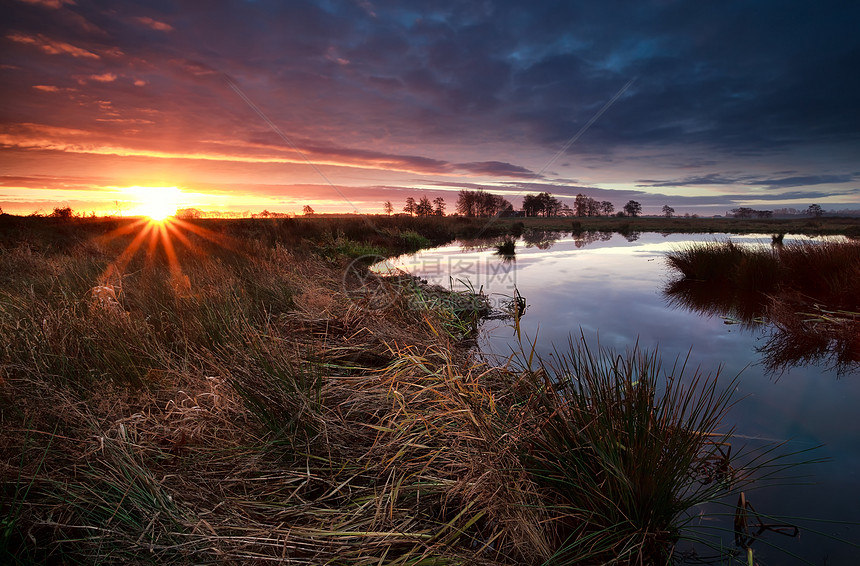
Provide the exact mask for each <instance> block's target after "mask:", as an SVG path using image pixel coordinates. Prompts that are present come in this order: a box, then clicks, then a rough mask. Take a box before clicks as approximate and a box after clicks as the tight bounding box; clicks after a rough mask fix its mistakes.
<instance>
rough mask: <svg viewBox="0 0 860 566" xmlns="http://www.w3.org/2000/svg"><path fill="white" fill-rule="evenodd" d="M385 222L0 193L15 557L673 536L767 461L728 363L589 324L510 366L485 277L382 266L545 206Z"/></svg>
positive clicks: (443, 558) (483, 547) (267, 553)
mask: <svg viewBox="0 0 860 566" xmlns="http://www.w3.org/2000/svg"><path fill="white" fill-rule="evenodd" d="M650 220H651V219H628V220H627V221H628V222H630V226H634V227H635V228H636V229H637V230H638V229H640V228H641V229H642V230H647V229H649V228H646V227H645V226H646V225H650V224H648V222H650ZM640 221H641V222H643V224H639V222H640ZM370 222H371V224H368V223H367V221H366V219H363V218H338V219H326V218H313V219H312V218H309V219H278V220H236V221H226V220H225V221H214V220H212V221H205V220H200V221H173V222H172V223H170V224H167V225H150V224H147V223H146V222H144V221H138V220H132V219H119V220H117V219H114V220H100V219H93V220H83V219H54V218H18V217H10V216H8V215H4V216H3V217H0V426H2V432H3V434H2V435H0V454H2V455H3V457H2V461H0V465H2V468H0V481H2V500H0V505H2V509H0V517H2V519H0V559H2V560H3V561H4V562H8V563H33V562H48V563H78V562H83V563H94V562H97V563H123V564H126V563H142V562H146V563H152V562H155V563H189V564H200V563H206V562H219V563H223V562H227V563H237V564H239V563H241V564H245V563H254V562H260V563H263V562H270V561H282V562H285V563H294V564H320V563H331V564H412V565H417V564H545V563H546V564H550V563H551V564H565V563H570V564H573V563H576V564H589V563H593V564H601V563H605V562H606V561H608V560H610V559H612V560H617V561H618V563H631V564H634V563H637V564H638V563H652V562H655V561H660V562H665V561H667V560H669V559H670V557H671V555H672V552H673V549H674V544H675V543H676V542H677V540H678V539H679V538H680V537H683V536H690V534H689V533H688V532H687V531H685V530H684V527H685V525H686V524H687V523H688V521H690V520H691V518H692V516H693V513H692V511H691V510H693V508H694V507H695V506H696V505H698V504H699V503H701V502H703V501H709V500H713V499H716V498H718V497H721V496H724V495H725V494H727V493H736V492H739V491H741V490H743V489H744V487H745V486H747V485H748V483H749V482H750V481H752V479H753V478H754V476H755V472H756V469H755V466H754V467H752V468H743V467H741V465H740V463H738V462H740V461H742V460H743V458H741V460H738V461H736V460H734V459H729V457H728V454H727V451H726V450H725V448H726V446H727V443H728V442H729V441H730V426H729V425H730V423H722V422H721V418H722V416H723V414H724V412H725V411H726V409H727V408H728V406H729V405H730V404H731V402H732V400H731V399H730V397H729V393H728V392H730V391H731V390H732V383H731V380H727V381H726V382H725V383H723V382H722V380H720V381H718V380H717V376H716V375H714V376H709V375H706V374H702V375H699V374H694V372H690V371H688V372H687V376H686V377H685V378H684V379H683V380H682V379H681V375H680V374H681V373H682V372H681V368H665V369H664V368H662V367H661V364H660V360H659V359H658V358H657V357H656V356H654V355H652V354H649V353H648V352H642V351H638V350H636V349H632V350H631V351H628V352H626V353H620V354H621V355H619V353H617V352H611V351H604V350H591V349H589V347H588V345H586V344H583V343H581V342H574V343H571V344H570V347H569V349H568V351H566V352H565V353H564V354H563V355H560V356H559V361H556V362H554V363H549V362H544V361H543V360H540V359H535V358H533V357H532V356H530V351H529V348H528V345H527V344H526V345H525V346H524V349H523V355H522V356H521V357H519V358H515V359H511V360H510V361H509V363H508V364H507V365H505V366H503V367H487V366H486V365H482V364H481V363H479V362H478V361H476V360H475V359H474V358H473V357H472V356H471V355H470V351H469V350H468V347H467V345H468V341H467V340H466V339H468V338H469V336H470V334H471V333H472V332H474V330H475V328H476V327H477V325H478V324H479V321H478V317H479V315H480V311H481V309H482V305H481V300H480V297H474V296H468V294H462V293H461V294H454V293H450V292H448V293H446V292H445V291H444V290H439V289H429V288H427V287H425V286H422V285H421V284H420V283H418V282H415V281H413V280H411V279H410V278H408V277H403V278H394V279H381V278H378V277H375V276H373V275H372V274H370V273H369V272H368V271H367V270H366V267H367V261H368V258H369V257H372V256H380V255H382V256H385V255H390V254H394V253H400V252H403V251H408V250H414V249H418V248H420V247H424V246H429V245H434V244H440V243H443V242H446V241H450V240H451V239H453V238H455V237H464V236H469V235H482V234H483V235H493V236H499V237H501V236H502V235H503V234H505V233H506V232H509V231H511V232H516V231H519V230H522V229H524V228H525V229H530V228H538V227H540V228H546V227H547V226H546V225H545V224H543V223H541V222H546V221H541V220H534V221H533V220H532V219H525V222H524V224H523V225H519V226H517V224H516V222H518V221H517V220H515V219H512V220H500V221H498V222H497V223H491V224H490V225H489V229H488V228H487V224H486V222H485V221H481V220H469V219H457V218H453V219H450V218H444V219H410V218H398V217H395V218H387V217H373V218H371V219H370ZM664 222H666V221H665V220H664ZM570 223H571V221H567V224H568V225H570ZM582 224H583V226H585V225H588V226H590V224H588V220H587V219H583V220H582ZM607 226H609V225H608V224H607V225H606V226H604V228H606V229H608V228H607ZM768 226H770V227H769V228H767V229H765V230H763V231H765V232H771V231H776V230H775V229H774V228H773V227H772V225H770V224H769V225H768ZM569 229H570V228H568V230H569ZM586 229H592V228H590V227H589V228H586ZM817 229H819V230H821V229H824V228H821V227H819V228H817ZM846 229H850V226H849V227H848V228H845V227H843V226H842V225H840V227H839V228H838V230H842V231H844V230H846ZM696 231H707V230H696ZM756 231H759V229H758V228H757V229H756ZM512 304H516V303H512ZM470 305H471V307H470ZM511 314H512V318H511V324H512V325H514V326H516V316H515V315H516V313H515V312H514V313H511ZM668 375H672V376H674V379H669V378H668V377H667V376H668ZM682 383H683V384H684V387H681V385H682ZM736 456H737V455H736ZM642 462H650V464H649V465H648V466H644V467H643V466H642ZM756 462H757V463H756V466H761V465H765V464H770V465H773V466H777V467H778V466H779V465H780V463H779V461H777V462H771V461H770V460H768V459H767V457H762V458H759V459H758V460H756ZM646 472H647V473H646ZM738 551H739V552H740V551H742V549H738Z"/></svg>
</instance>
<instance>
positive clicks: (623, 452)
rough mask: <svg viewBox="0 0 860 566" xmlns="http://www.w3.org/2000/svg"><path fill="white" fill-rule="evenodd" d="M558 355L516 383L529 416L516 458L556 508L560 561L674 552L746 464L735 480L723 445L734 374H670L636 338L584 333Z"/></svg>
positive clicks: (659, 557) (653, 557) (659, 556)
mask: <svg viewBox="0 0 860 566" xmlns="http://www.w3.org/2000/svg"><path fill="white" fill-rule="evenodd" d="M554 359H555V361H553V362H551V363H550V362H545V361H544V360H538V361H537V362H533V363H532V364H527V365H526V367H525V372H526V375H528V376H530V380H529V381H525V382H524V381H520V382H519V384H518V386H519V389H520V394H521V395H523V397H522V399H523V400H522V402H521V404H522V407H527V408H528V410H529V412H530V413H531V414H530V415H529V418H528V420H527V421H526V423H527V426H528V428H529V429H530V430H528V432H525V436H526V439H525V441H524V442H523V443H522V445H521V446H520V452H519V454H520V460H521V462H522V464H523V466H524V468H525V469H526V470H528V472H529V474H530V475H531V476H532V477H533V478H534V481H535V482H536V483H537V484H538V485H539V486H540V487H541V492H542V493H543V496H544V503H545V505H546V506H547V510H548V512H549V513H551V516H553V517H555V519H554V524H553V535H554V540H555V546H556V550H555V551H554V553H553V563H554V564H575V563H581V561H583V560H585V561H588V562H592V563H608V562H616V561H617V562H618V563H625V564H626V563H637V564H639V563H651V562H653V561H659V562H667V561H669V560H670V556H671V554H672V551H673V548H674V545H675V543H676V542H677V541H678V540H679V538H681V536H682V535H683V533H684V528H685V526H686V525H687V523H688V522H689V521H690V519H691V517H692V516H693V514H694V513H695V509H696V508H697V507H698V506H699V505H701V504H703V503H705V502H709V501H714V500H716V499H718V498H719V497H721V496H723V495H724V494H725V493H727V492H729V491H730V490H731V489H733V487H732V486H733V485H735V484H734V483H733V482H737V481H738V480H739V479H740V476H742V475H743V474H744V473H748V472H740V471H737V472H735V473H734V474H733V477H731V478H730V477H729V472H728V470H729V469H730V463H729V462H728V461H727V460H726V459H725V457H724V454H723V452H722V451H721V447H723V446H725V445H726V444H727V443H728V441H729V439H730V438H731V429H730V428H729V427H727V426H726V425H725V424H723V422H722V420H723V418H724V416H725V414H726V412H727V410H728V408H729V407H730V405H731V400H730V397H731V391H732V389H733V385H734V383H733V382H731V381H730V382H728V383H726V384H720V385H719V386H718V384H717V377H716V376H714V377H709V376H703V375H701V374H700V373H699V372H698V371H696V372H693V374H692V375H691V376H687V375H684V374H685V367H684V365H685V364H683V363H680V364H679V363H676V364H675V365H673V366H672V367H671V368H669V369H668V370H665V371H664V370H663V368H662V365H661V361H660V358H659V356H658V355H657V353H656V352H654V353H650V354H649V353H647V352H643V351H641V350H639V349H638V348H635V347H634V348H633V349H632V350H631V351H629V352H627V354H625V355H619V354H617V353H616V352H614V351H611V350H608V349H603V348H599V347H598V349H597V350H592V349H591V348H589V347H588V345H587V344H586V343H585V342H584V341H577V342H576V343H571V344H570V348H569V351H567V352H564V353H563V354H560V353H559V352H556V355H555V356H554ZM535 363H536V365H535ZM517 418H521V417H519V416H518V417H517ZM526 423H524V424H526ZM724 460H725V461H724ZM715 463H721V464H722V465H723V467H722V468H719V469H718V470H717V471H716V472H715V469H716V468H715ZM719 470H723V471H719Z"/></svg>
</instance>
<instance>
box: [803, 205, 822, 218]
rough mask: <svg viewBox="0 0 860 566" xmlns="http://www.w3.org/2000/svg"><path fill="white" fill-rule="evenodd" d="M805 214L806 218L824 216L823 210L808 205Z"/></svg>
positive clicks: (816, 206)
mask: <svg viewBox="0 0 860 566" xmlns="http://www.w3.org/2000/svg"><path fill="white" fill-rule="evenodd" d="M806 214H807V215H808V216H816V217H817V216H821V215H822V214H824V210H823V209H822V208H821V206H820V205H818V204H810V205H809V208H807V209H806Z"/></svg>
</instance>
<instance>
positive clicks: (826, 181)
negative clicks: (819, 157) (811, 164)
mask: <svg viewBox="0 0 860 566" xmlns="http://www.w3.org/2000/svg"><path fill="white" fill-rule="evenodd" d="M857 178H858V174H856V173H855V174H853V175H806V176H797V177H784V178H782V179H759V180H756V181H751V182H749V183H747V184H748V185H758V186H765V187H767V188H773V189H782V188H786V187H809V186H813V185H831V184H842V183H850V182H852V181H855V180H856V179H857Z"/></svg>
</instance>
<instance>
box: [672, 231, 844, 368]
mask: <svg viewBox="0 0 860 566" xmlns="http://www.w3.org/2000/svg"><path fill="white" fill-rule="evenodd" d="M773 240H774V242H773V245H774V246H775V253H773V254H763V255H762V254H761V253H759V255H758V256H756V255H753V253H749V252H747V251H742V249H741V248H739V247H738V246H736V245H734V244H732V243H731V242H726V243H724V244H723V243H713V244H707V245H705V246H701V247H699V248H688V249H682V250H678V251H675V252H673V253H672V254H670V260H672V261H670V262H669V266H670V268H671V269H672V270H673V271H676V272H681V273H682V275H681V277H679V278H676V279H674V280H672V281H669V282H668V283H667V284H666V285H665V286H664V288H663V296H664V298H665V300H666V302H667V303H668V304H669V306H671V307H675V308H683V309H686V310H688V311H691V312H694V313H697V314H700V315H704V316H709V317H720V318H722V319H723V320H724V322H725V323H726V324H737V325H739V326H740V328H742V329H745V330H760V331H762V332H763V336H764V338H765V342H764V345H762V346H758V347H756V352H758V353H759V354H761V356H762V359H761V364H762V365H763V366H764V368H765V370H766V371H767V373H768V374H770V375H782V374H784V373H785V372H786V371H788V370H789V369H791V368H792V367H805V366H808V365H816V366H818V367H821V368H824V369H825V370H827V371H831V372H835V373H836V374H837V376H842V375H846V374H850V373H857V372H860V313H858V312H856V309H855V308H854V307H853V305H854V304H855V302H854V301H856V300H857V298H856V295H855V294H854V293H849V295H853V296H848V297H846V296H845V293H844V289H845V288H846V286H845V285H842V284H840V285H835V284H833V283H832V282H831V281H829V280H831V279H833V278H838V277H840V275H841V274H842V273H843V272H845V271H846V270H845V268H844V266H842V267H839V266H838V265H837V266H835V267H834V266H830V268H829V269H827V270H825V269H823V268H821V267H819V271H820V272H818V273H808V274H806V275H804V276H803V277H802V278H801V279H800V280H799V281H794V280H793V279H792V277H796V275H793V274H792V273H790V272H786V270H785V269H783V270H782V271H779V262H782V263H788V262H789V261H791V260H792V258H791V257H790V256H789V255H788V254H789V253H795V255H797V250H801V251H803V247H798V246H794V247H793V250H794V252H792V251H791V250H792V249H787V250H785V251H784V250H783V247H782V246H783V244H782V238H779V239H778V240H777V238H776V237H774V238H773ZM754 253H755V252H754ZM720 254H722V256H723V257H719V255H720ZM728 254H732V255H742V254H747V255H746V256H742V257H743V261H741V262H740V263H739V264H738V265H739V266H742V267H737V266H735V265H731V264H729V263H728V262H727V261H725V259H726V256H727V255H728ZM806 255H807V256H808V255H810V254H806ZM697 261H698V262H699V264H697V263H696V262H697ZM708 261H709V262H711V263H712V264H714V265H704V264H705V262H708ZM794 261H795V262H797V261H798V260H797V259H796V258H795V259H794ZM700 264H701V265H700ZM708 271H710V272H708ZM780 273H781V274H782V275H780ZM738 274H739V276H738ZM819 279H821V280H823V281H825V282H826V283H827V288H828V290H832V289H838V291H839V292H831V294H830V295H827V294H825V293H824V292H823V291H822V290H821V288H822V287H824V286H825V284H824V283H822V282H820V281H818V280H819ZM847 288H850V285H849V286H848V287H847ZM811 296H819V297H821V296H824V297H825V300H826V301H827V302H829V303H830V304H833V305H837V306H836V307H834V308H832V309H828V308H826V307H823V306H821V305H820V304H818V303H817V302H815V301H814V300H813V299H811ZM846 305H847V306H848V307H849V308H850V310H845V309H844V308H840V307H846Z"/></svg>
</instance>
